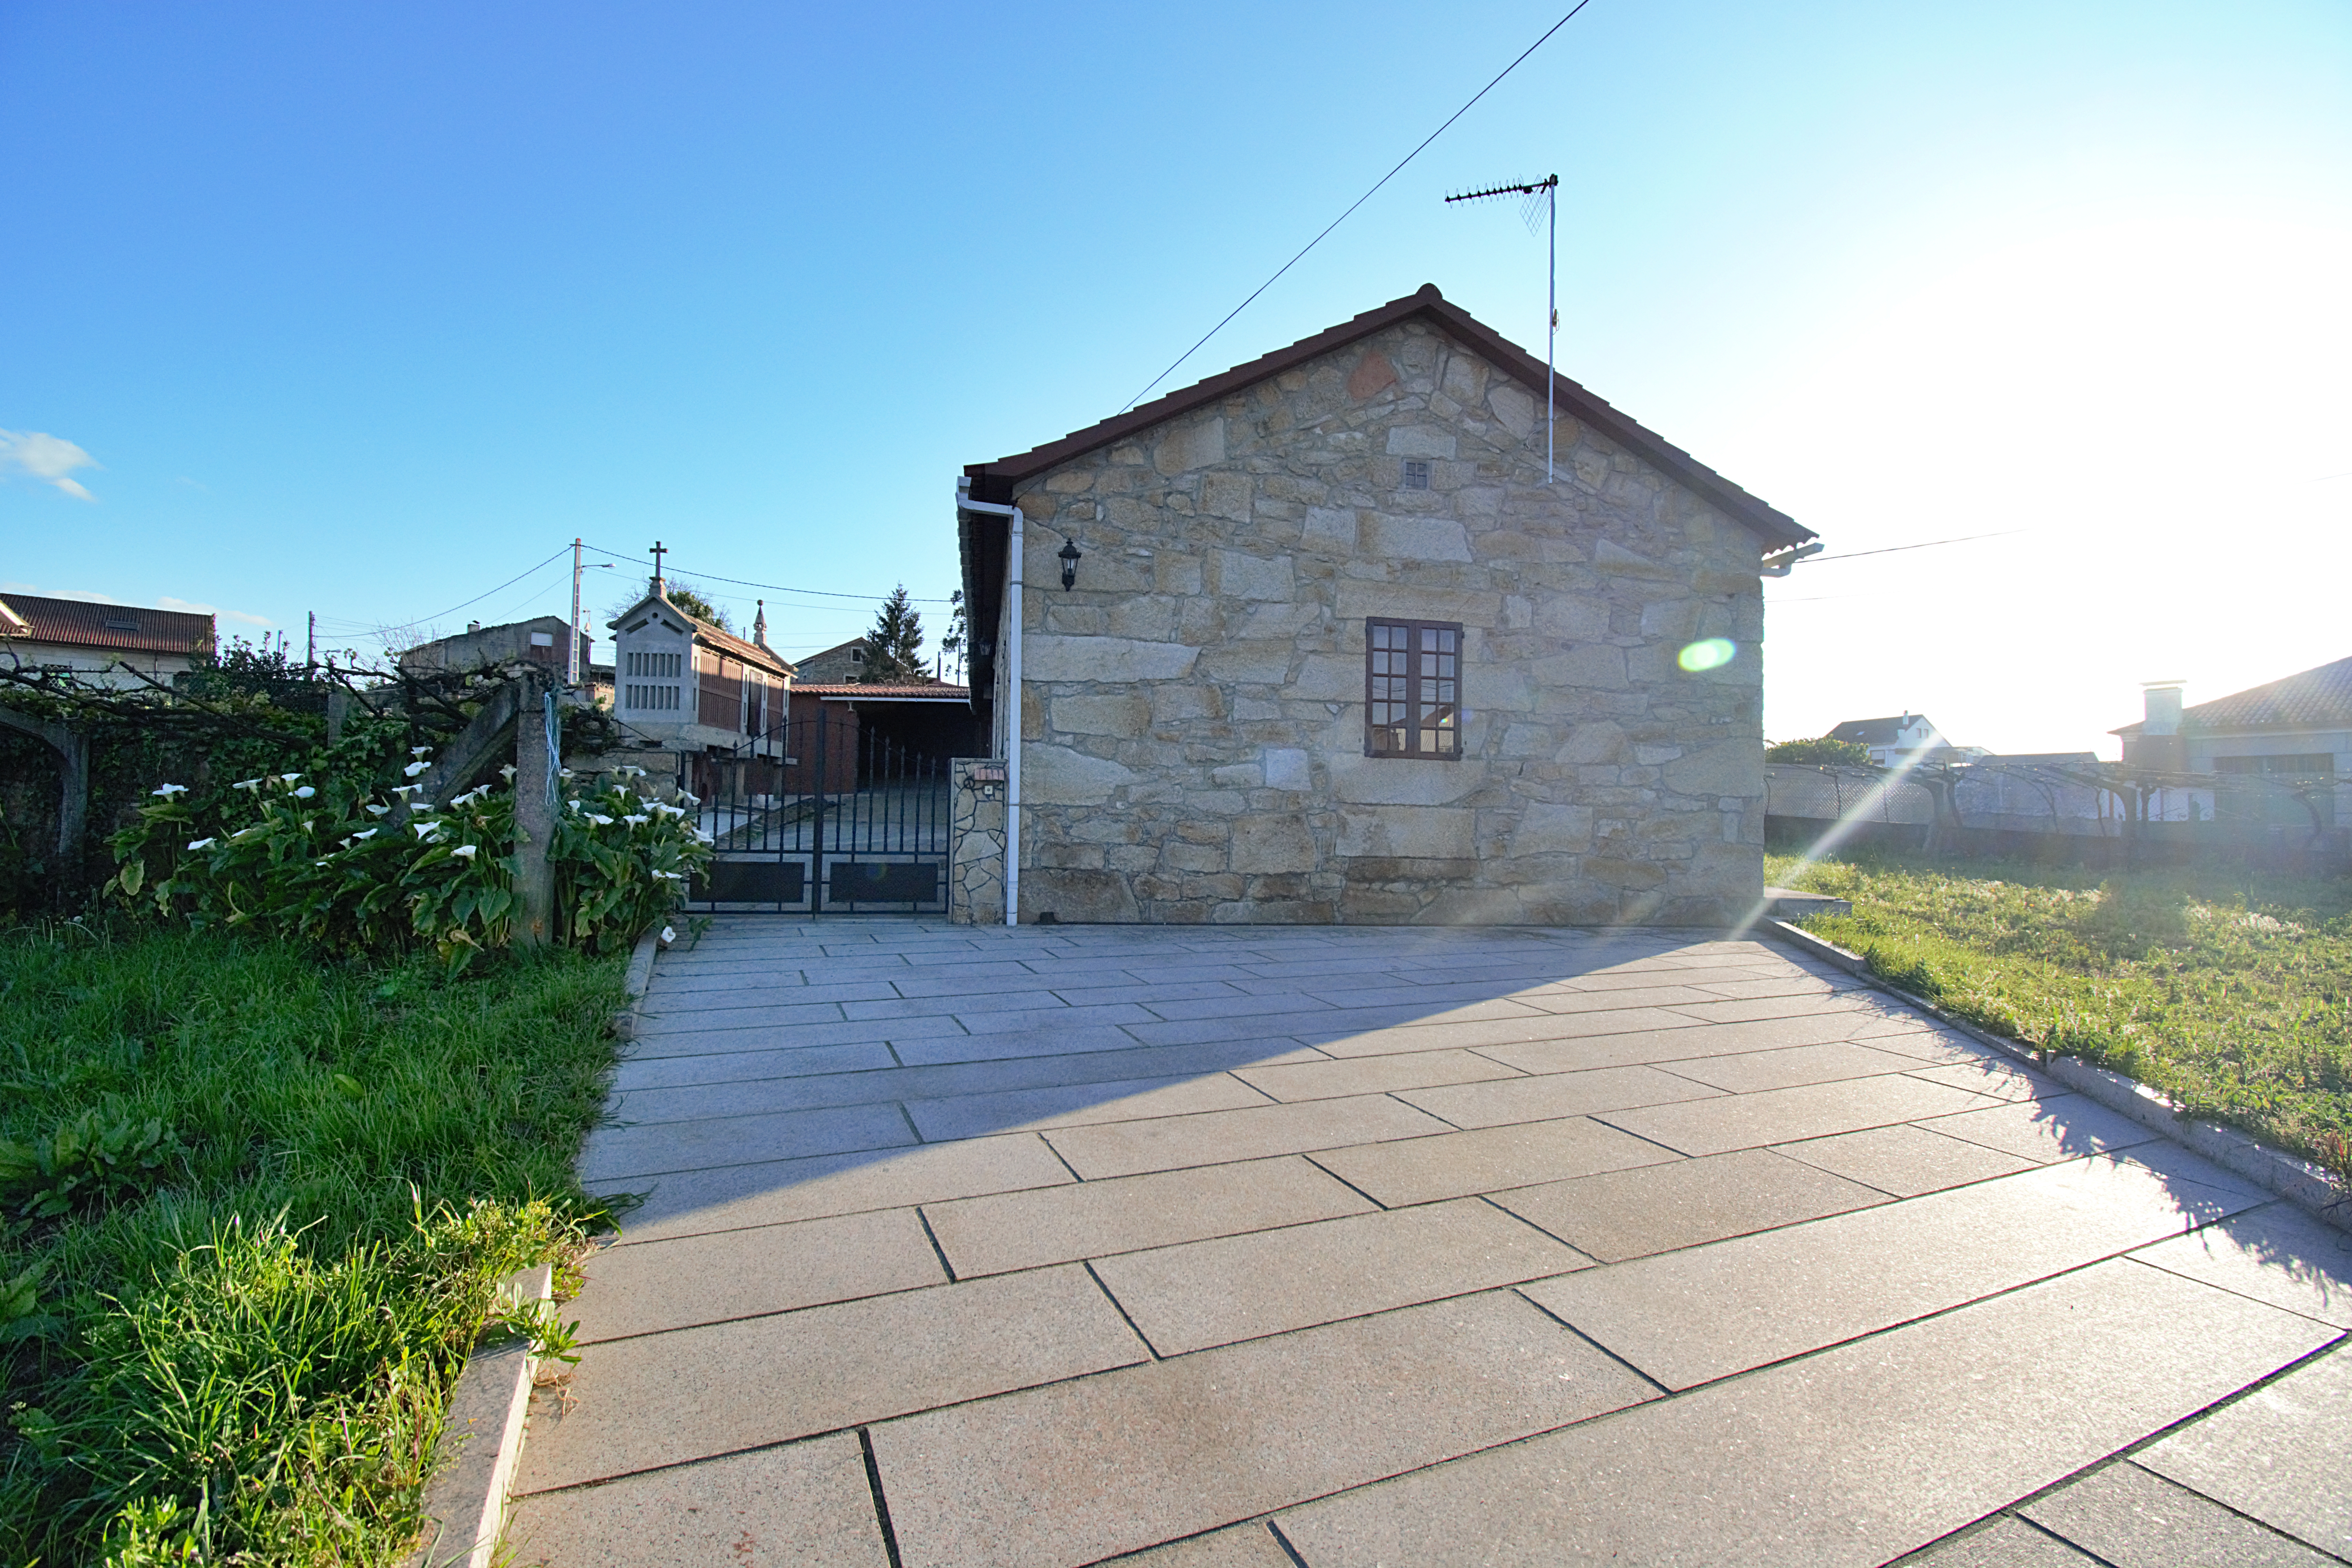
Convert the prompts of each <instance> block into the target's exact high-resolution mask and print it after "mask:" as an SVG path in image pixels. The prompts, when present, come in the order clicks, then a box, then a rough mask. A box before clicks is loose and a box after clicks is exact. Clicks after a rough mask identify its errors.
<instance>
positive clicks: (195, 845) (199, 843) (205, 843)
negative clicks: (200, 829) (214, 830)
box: [188, 838, 219, 849]
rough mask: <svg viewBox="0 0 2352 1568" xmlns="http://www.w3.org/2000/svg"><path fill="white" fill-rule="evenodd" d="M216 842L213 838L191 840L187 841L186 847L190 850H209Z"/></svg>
mask: <svg viewBox="0 0 2352 1568" xmlns="http://www.w3.org/2000/svg"><path fill="white" fill-rule="evenodd" d="M218 842H219V840H218V839H214V838H191V839H189V840H188V847H189V848H191V849H209V848H211V847H213V846H214V845H215V844H216V843H218Z"/></svg>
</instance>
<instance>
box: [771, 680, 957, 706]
mask: <svg viewBox="0 0 2352 1568" xmlns="http://www.w3.org/2000/svg"><path fill="white" fill-rule="evenodd" d="M793 691H794V692H795V693H796V694H798V695H801V696H804V697H824V698H831V699H835V700H840V699H845V698H847V699H857V698H863V699H866V700H874V699H883V698H900V699H904V698H908V697H928V698H930V699H931V700H934V701H939V702H966V701H970V700H971V687H969V686H950V685H949V684H948V683H947V682H945V681H940V680H901V681H880V680H849V681H838V682H830V683H827V684H825V685H822V686H803V685H800V684H798V683H795V684H794V685H793Z"/></svg>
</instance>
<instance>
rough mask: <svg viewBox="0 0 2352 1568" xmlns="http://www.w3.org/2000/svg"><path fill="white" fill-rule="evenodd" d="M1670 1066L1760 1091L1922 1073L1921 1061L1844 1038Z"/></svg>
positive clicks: (1725, 1085)
mask: <svg viewBox="0 0 2352 1568" xmlns="http://www.w3.org/2000/svg"><path fill="white" fill-rule="evenodd" d="M1664 1067H1665V1070H1666V1071H1668V1072H1671V1073H1675V1074H1678V1075H1679V1076H1681V1077H1684V1078H1688V1079H1697V1080H1698V1081H1699V1082H1701V1083H1703V1084H1706V1085H1707V1086H1709V1087H1710V1088H1714V1089H1722V1090H1724V1091H1726V1092H1727V1093H1730V1094H1755V1093H1757V1092H1759V1091H1760V1090H1763V1089H1796V1088H1799V1087H1800V1086H1801V1085H1804V1084H1810V1083H1834V1082H1837V1081H1838V1080H1840V1079H1851V1078H1874V1077H1878V1076H1880V1075H1883V1074H1885V1073H1896V1072H1911V1073H1916V1071H1917V1070H1918V1068H1919V1063H1918V1062H1917V1060H1916V1059H1915V1058H1911V1057H1906V1056H1903V1055H1900V1054H1898V1053H1896V1052H1894V1051H1881V1050H1873V1049H1872V1048H1871V1047H1868V1046H1858V1045H1855V1044H1853V1042H1851V1041H1846V1040H1840V1041H1837V1042H1835V1043H1833V1044H1831V1045H1824V1046H1789V1047H1782V1048H1781V1049H1779V1050H1769V1051H1743V1052H1741V1053H1739V1054H1738V1055H1736V1056H1717V1057H1702V1058H1698V1059H1697V1060H1696V1061H1683V1062H1672V1061H1670V1062H1667V1063H1665V1064H1664Z"/></svg>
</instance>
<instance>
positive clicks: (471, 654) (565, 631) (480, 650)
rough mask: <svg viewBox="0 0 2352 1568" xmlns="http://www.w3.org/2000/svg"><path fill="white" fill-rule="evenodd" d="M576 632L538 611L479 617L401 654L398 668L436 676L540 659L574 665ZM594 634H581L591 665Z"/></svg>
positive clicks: (583, 654) (583, 655)
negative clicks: (488, 622)
mask: <svg viewBox="0 0 2352 1568" xmlns="http://www.w3.org/2000/svg"><path fill="white" fill-rule="evenodd" d="M572 636H573V633H572V627H571V626H568V625H567V624H565V622H564V619H563V617H562V616H534V617H532V618H531V619H530V620H527V621H509V622H506V623H504V624H503V625H500V626H484V625H482V623H481V622H479V621H476V622H474V623H473V624H472V625H470V626H467V628H466V629H465V630H464V631H462V632H459V633H457V635H456V636H454V637H436V638H434V639H433V640H432V641H431V642H424V643H418V644H417V645H416V646H415V647H412V648H410V649H408V650H407V651H406V652H404V653H403V654H402V655H401V656H400V668H403V669H404V670H406V671H408V672H409V673H410V674H412V675H436V674H443V673H452V672H457V671H462V670H471V669H488V668H493V667H495V666H498V665H502V664H539V665H545V666H546V667H547V668H550V669H557V670H562V671H564V672H565V673H566V674H567V675H568V674H569V673H570V671H571V668H572ZM594 647H595V642H594V639H593V638H591V637H585V636H583V637H581V638H580V663H581V666H582V668H583V669H593V668H594V665H595V658H594V654H593V649H594Z"/></svg>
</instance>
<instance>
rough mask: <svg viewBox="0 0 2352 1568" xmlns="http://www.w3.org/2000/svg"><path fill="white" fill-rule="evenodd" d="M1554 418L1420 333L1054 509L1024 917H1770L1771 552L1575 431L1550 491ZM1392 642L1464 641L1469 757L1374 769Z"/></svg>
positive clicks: (1305, 375)
mask: <svg viewBox="0 0 2352 1568" xmlns="http://www.w3.org/2000/svg"><path fill="white" fill-rule="evenodd" d="M1542 426H1543V405H1542V402H1541V399H1540V398H1538V397H1537V396H1535V395H1531V394H1530V393H1529V392H1528V390H1527V389H1526V388H1525V387H1524V386H1522V385H1521V384H1518V383H1517V382H1515V381H1513V380H1511V379H1509V378H1508V377H1507V376H1506V375H1504V374H1501V373H1500V372H1497V371H1496V370H1494V369H1493V368H1492V367H1490V366H1489V365H1488V364H1487V363H1486V362H1485V361H1484V360H1482V359H1481V358H1479V357H1477V356H1476V355H1475V354H1474V353H1470V352H1469V351H1468V350H1466V349H1464V348H1462V347H1461V346H1459V345H1458V344H1455V343H1454V342H1452V341H1451V340H1450V339H1448V338H1446V337H1444V335H1442V334H1441V333H1440V332H1438V331H1435V330H1434V329H1433V328H1431V327H1430V326H1428V325H1427V324H1425V323H1423V322H1419V321H1415V322H1408V323H1405V324H1403V325H1401V326H1398V327H1395V328H1391V329H1390V330H1388V331H1383V332H1381V333H1379V334H1377V335H1375V336H1374V337H1372V338H1370V339H1367V340H1364V341H1362V342H1358V343H1356V344H1353V345H1351V346H1349V348H1347V349H1344V350H1341V351H1339V352H1336V353H1332V354H1330V355H1328V356H1326V357H1325V358H1324V359H1322V360H1319V361H1314V362H1310V363H1308V364H1307V365H1306V366H1304V367H1302V368H1300V369H1297V370H1294V371H1292V372H1289V373H1286V374H1283V375H1281V376H1280V377H1278V378H1276V379H1274V380H1271V381H1267V382H1263V383H1260V384H1257V385H1255V386H1254V387H1250V388H1247V389H1244V390H1243V391H1241V392H1238V393H1235V394H1234V395H1231V396H1229V397H1227V398H1226V399H1224V400H1223V402H1222V403H1220V404H1218V405H1214V406H1213V407H1211V408H1208V409H1205V410H1201V411H1198V412H1195V413H1193V414H1191V415H1187V416H1183V417H1181V418H1180V419H1178V420H1175V421H1171V422H1170V423H1169V424H1166V425H1163V426H1159V427H1158V428H1156V429H1154V430H1151V431H1150V432H1147V433H1146V435H1145V436H1144V437H1141V438H1139V439H1134V440H1129V441H1124V442H1120V443H1118V444H1116V445H1114V446H1112V447H1108V448H1106V449H1101V450H1097V451H1095V452H1093V453H1090V454H1087V455H1085V456H1082V457H1079V458H1074V459H1072V460H1071V461H1070V462H1068V463H1066V464H1065V465H1063V466H1062V467H1060V468H1054V469H1050V470H1048V471H1046V472H1045V474H1043V475H1040V476H1038V478H1037V479H1035V480H1034V481H1033V482H1031V483H1029V484H1028V485H1026V486H1025V487H1024V489H1022V490H1021V491H1020V493H1019V495H1018V497H1017V499H1018V500H1019V501H1020V503H1021V506H1022V508H1023V510H1024V513H1025V514H1026V516H1027V518H1028V519H1029V524H1028V528H1027V531H1026V532H1027V538H1026V545H1025V551H1024V561H1023V562H1022V563H1021V571H1022V573H1023V580H1024V584H1026V594H1025V598H1026V602H1027V603H1026V613H1025V615H1024V630H1025V643H1026V647H1025V652H1024V691H1023V693H1022V703H1021V722H1022V731H1023V740H1024V764H1023V766H1024V777H1023V797H1024V807H1023V828H1022V847H1023V856H1022V861H1023V872H1022V884H1021V893H1022V899H1021V902H1022V918H1023V919H1024V921H1025V920H1033V919H1034V918H1035V917H1036V916H1037V915H1038V914H1039V913H1041V912H1044V911H1047V910H1051V911H1053V912H1055V914H1056V915H1057V916H1058V917H1059V918H1060V919H1062V920H1065V921H1349V922H1395V921H1442V922H1532V923H1569V924H1602V923H1618V922H1627V923H1657V924H1695V925H1723V924H1727V923H1729V922H1731V921H1736V920H1737V919H1738V918H1739V917H1740V916H1741V915H1743V914H1744V913H1746V911H1747V910H1748V907H1749V906H1750V905H1751V904H1752V903H1753V901H1754V900H1755V899H1756V898H1757V896H1758V892H1759V887H1760V885H1761V854H1762V845H1763V837H1764V772H1763V753H1762V736H1761V732H1760V729H1759V677H1760V665H1759V656H1760V651H1761V650H1760V646H1759V645H1760V641H1761V636H1762V601H1761V595H1760V593H1759V583H1758V577H1757V557H1758V552H1759V542H1758V541H1757V539H1756V537H1755V536H1754V535H1753V534H1751V533H1749V532H1748V531H1747V530H1745V529H1744V528H1742V527H1741V526H1740V525H1739V524H1738V523H1737V522H1734V521H1731V520H1730V519H1728V518H1727V517H1726V516H1724V515H1723V514H1722V513H1721V512H1719V511H1717V510H1716V509H1714V508H1713V507H1712V506H1711V505H1709V504H1708V503H1707V502H1706V501H1705V500H1702V499H1700V498H1699V497H1698V496H1696V495H1695V494H1693V493H1692V492H1691V491H1689V490H1687V489H1684V488H1683V487H1682V486H1680V485H1679V484H1677V483H1676V482H1675V481H1674V480H1673V479H1669V478H1668V477H1666V476H1665V475H1664V474H1663V473H1661V472H1659V471H1658V470H1656V469H1655V468H1652V467H1650V466H1649V465H1647V464H1646V463H1644V462H1643V461H1641V460H1640V459H1638V458H1635V457H1634V456H1633V455H1632V454H1630V453H1629V452H1626V451H1624V450H1622V449H1621V448H1619V447H1616V446H1615V445H1614V444H1612V442H1610V441H1608V440H1607V439H1605V438H1604V437H1601V436H1600V435H1599V434H1597V433H1596V432H1594V431H1591V430H1590V429H1587V428H1585V427H1583V426H1580V425H1579V424H1578V423H1577V422H1575V421H1573V420H1568V419H1563V420H1562V421H1561V422H1560V423H1559V426H1558V439H1559V481H1558V483H1557V484H1555V485H1552V486H1549V487H1547V486H1546V485H1545V483H1544V474H1543V429H1542ZM1407 459H1417V460H1419V461H1422V462H1425V463H1426V464H1427V465H1428V473H1429V480H1430V483H1429V488H1428V489H1404V488H1402V482H1403V464H1404V463H1405V461H1406V460H1407ZM1065 537H1069V538H1071V539H1074V540H1075V541H1076V543H1077V545H1078V547H1079V548H1080V549H1081V550H1082V551H1084V552H1085V556H1084V559H1083V560H1082V561H1081V562H1080V563H1078V568H1077V586H1076V589H1075V590H1074V591H1070V592H1065V591H1064V590H1063V588H1062V586H1061V581H1060V563H1059V561H1058V560H1057V559H1056V556H1055V552H1057V551H1058V550H1060V548H1061V547H1062V542H1063V540H1064V538H1065ZM1366 616H1395V617H1400V618H1411V619H1424V620H1446V621H1460V622H1461V623H1463V625H1464V627H1465V650H1464V657H1463V685H1462V702H1463V706H1464V708H1465V722H1464V727H1463V734H1464V751H1465V755H1464V756H1463V757H1462V758H1461V759H1460V760H1458V761H1435V760H1400V759H1391V758H1373V757H1370V756H1368V755H1366V752H1365V735H1364V721H1365V715H1364V638H1365V617H1366ZM1711 637H1723V638H1728V639H1731V640H1732V641H1733V643H1734V644H1735V645H1736V647H1737V650H1738V651H1737V655H1736V657H1734V658H1732V659H1731V660H1730V662H1728V663H1727V664H1725V665H1723V666H1722V667H1720V668H1714V669H1710V670H1706V671H1704V672H1701V673H1690V672H1687V671H1685V669H1683V668H1681V667H1680V665H1679V664H1678V662H1677V656H1678V654H1679V653H1680V652H1681V650H1682V649H1684V648H1685V647H1686V646H1688V645H1690V644H1692V643H1694V642H1696V641H1698V640H1699V639H1702V638H1711Z"/></svg>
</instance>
